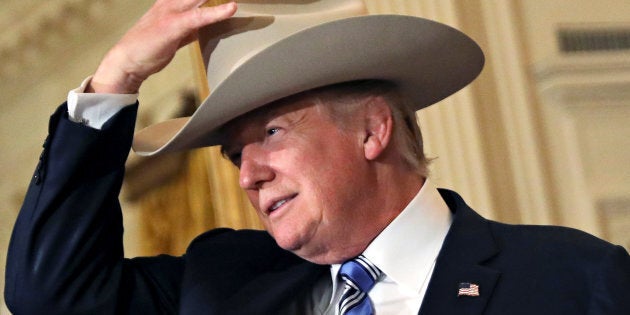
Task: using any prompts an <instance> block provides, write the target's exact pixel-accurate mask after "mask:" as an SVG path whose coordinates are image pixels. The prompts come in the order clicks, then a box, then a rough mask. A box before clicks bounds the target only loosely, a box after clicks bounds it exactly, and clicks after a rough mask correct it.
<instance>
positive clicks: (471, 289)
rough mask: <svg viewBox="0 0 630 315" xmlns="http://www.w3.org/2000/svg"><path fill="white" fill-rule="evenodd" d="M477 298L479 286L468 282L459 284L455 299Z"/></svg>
mask: <svg viewBox="0 0 630 315" xmlns="http://www.w3.org/2000/svg"><path fill="white" fill-rule="evenodd" d="M461 296H479V285H477V284H474V283H470V282H460V283H459V286H458V289H457V297H461Z"/></svg>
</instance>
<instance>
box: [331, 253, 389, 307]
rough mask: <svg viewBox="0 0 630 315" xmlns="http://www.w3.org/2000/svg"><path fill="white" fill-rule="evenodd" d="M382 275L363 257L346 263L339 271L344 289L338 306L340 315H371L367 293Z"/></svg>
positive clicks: (370, 303) (370, 305)
mask: <svg viewBox="0 0 630 315" xmlns="http://www.w3.org/2000/svg"><path fill="white" fill-rule="evenodd" d="M382 274H383V273H382V272H381V271H380V270H379V269H378V268H377V267H376V266H374V265H373V264H372V263H371V262H370V261H369V260H367V259H366V258H365V257H363V255H361V256H359V257H357V258H354V259H352V260H349V261H346V262H345V263H343V265H341V269H339V275H340V276H341V279H343V281H344V282H345V288H344V291H343V295H342V296H341V300H340V301H339V305H337V307H338V310H339V314H340V315H372V314H374V307H373V306H372V302H371V301H370V298H369V297H368V296H367V293H368V292H369V291H370V290H371V289H372V287H373V286H374V284H375V283H376V281H378V280H379V278H380V277H381V275H382Z"/></svg>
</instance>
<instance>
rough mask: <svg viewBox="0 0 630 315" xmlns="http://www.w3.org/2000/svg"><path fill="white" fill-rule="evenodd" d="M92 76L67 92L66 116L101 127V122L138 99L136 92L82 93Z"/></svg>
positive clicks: (75, 120)
mask: <svg viewBox="0 0 630 315" xmlns="http://www.w3.org/2000/svg"><path fill="white" fill-rule="evenodd" d="M90 80H92V76H90V77H88V78H86V79H85V80H83V82H82V83H81V85H80V86H79V87H78V88H76V89H74V90H70V92H68V116H70V120H72V121H74V122H77V123H81V124H84V125H87V126H89V127H92V128H95V129H101V128H102V127H103V124H105V122H107V120H109V119H110V118H112V116H114V115H116V113H118V112H119V111H120V110H121V109H123V108H124V107H126V106H129V105H132V104H135V103H136V102H137V101H138V94H137V93H136V94H106V93H84V91H85V88H86V87H87V85H88V83H89V82H90Z"/></svg>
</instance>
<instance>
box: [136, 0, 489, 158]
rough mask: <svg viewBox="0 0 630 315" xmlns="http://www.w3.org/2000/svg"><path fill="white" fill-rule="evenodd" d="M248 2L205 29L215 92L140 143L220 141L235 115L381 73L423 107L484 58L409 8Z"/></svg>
mask: <svg viewBox="0 0 630 315" xmlns="http://www.w3.org/2000/svg"><path fill="white" fill-rule="evenodd" d="M262 2H263V1H249V3H239V9H238V12H237V14H236V15H235V16H234V17H232V18H230V19H228V20H226V21H223V22H221V23H219V24H215V25H212V26H210V27H207V28H204V29H202V30H200V34H199V38H200V40H199V41H200V44H201V49H202V54H203V58H204V62H205V66H206V70H207V79H208V84H209V85H210V88H211V93H210V95H209V96H208V97H207V98H206V99H205V100H204V101H203V102H202V104H201V105H200V106H199V108H198V109H197V110H196V111H195V113H194V114H193V115H192V116H191V117H185V118H176V119H172V120H168V121H164V122H161V123H158V124H155V125H152V126H149V127H147V128H145V129H143V130H141V131H139V132H137V133H136V135H135V136H134V143H133V149H134V151H136V153H138V154H140V155H154V154H158V153H163V152H169V151H179V150H185V149H191V148H197V147H204V146H212V145H217V144H219V143H220V141H221V134H219V133H218V132H217V130H218V129H219V128H220V127H221V126H222V125H224V124H225V123H227V122H228V121H230V120H232V119H234V118H236V117H238V116H240V115H243V114H245V113H247V112H249V111H252V110H254V109H256V108H258V107H261V106H263V105H265V104H268V103H270V102H273V101H275V100H279V99H281V98H284V97H287V96H290V95H293V94H296V93H299V92H303V91H306V90H310V89H314V88H317V87H322V86H326V85H330V84H335V83H341V82H346V81H353V80H363V79H379V80H387V81H391V82H393V83H394V84H396V85H397V87H398V89H399V91H400V93H402V95H403V96H404V97H406V98H408V99H409V100H410V101H411V103H412V104H413V106H414V107H415V108H414V109H415V110H419V109H421V108H424V107H427V106H429V105H431V104H433V103H436V102H438V101H440V100H442V99H443V98H445V97H447V96H449V95H451V94H453V93H455V92H456V91H458V90H460V89H461V88H463V87H464V86H466V85H467V84H468V83H470V82H471V81H472V80H473V79H474V78H475V77H476V76H477V75H478V74H479V72H480V71H481V69H482V67H483V63H484V57H483V53H482V51H481V49H480V48H479V46H477V44H476V43H475V42H474V41H473V40H472V39H470V38H469V37H468V36H466V35H465V34H463V33H461V32H460V31H458V30H456V29H454V28H451V27H449V26H446V25H444V24H440V23H437V22H434V21H430V20H427V19H423V18H419V17H413V16H404V15H366V10H365V7H364V6H363V3H362V2H361V1H360V0H321V1H315V0H311V1H308V0H304V1H298V0H289V1H286V0H285V1H278V0H276V1H266V2H264V3H262Z"/></svg>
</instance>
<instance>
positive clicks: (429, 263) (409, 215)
mask: <svg viewBox="0 0 630 315" xmlns="http://www.w3.org/2000/svg"><path fill="white" fill-rule="evenodd" d="M451 222H452V214H451V212H450V210H449V208H448V206H447V205H446V203H445V202H444V199H442V196H441V195H440V193H439V192H438V191H437V189H436V187H435V186H434V185H433V183H431V182H430V181H429V180H428V179H427V180H425V182H424V185H422V188H421V189H420V191H419V192H418V194H416V196H415V197H414V198H413V199H412V200H411V202H410V203H409V204H408V205H407V207H405V209H403V211H402V212H401V213H400V214H399V215H398V216H397V217H396V218H395V219H394V220H393V221H392V222H391V223H390V224H389V225H388V226H387V227H386V228H385V229H384V230H383V232H381V233H380V234H379V235H378V236H377V237H376V238H375V239H374V240H373V241H372V243H371V244H370V245H369V246H368V247H367V249H366V250H365V251H364V252H363V255H364V256H365V257H367V258H368V259H369V260H370V261H371V262H372V263H374V264H375V265H376V266H378V268H379V269H381V271H383V273H385V274H386V275H387V277H389V279H391V280H393V281H394V282H396V283H398V284H399V285H401V286H403V287H404V288H406V289H408V290H411V291H413V292H420V291H421V289H422V287H423V284H424V282H425V280H427V276H428V275H429V274H430V273H431V270H432V268H433V264H434V262H435V260H436V258H437V255H438V253H439V251H440V249H441V247H442V243H443V241H444V238H445V237H446V234H447V233H448V229H449V228H450V226H451ZM339 266H340V265H333V266H332V267H331V275H332V277H333V279H336V277H337V273H338V272H339ZM335 282H336V281H333V283H335ZM335 289H336V288H334V286H333V290H335Z"/></svg>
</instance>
